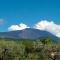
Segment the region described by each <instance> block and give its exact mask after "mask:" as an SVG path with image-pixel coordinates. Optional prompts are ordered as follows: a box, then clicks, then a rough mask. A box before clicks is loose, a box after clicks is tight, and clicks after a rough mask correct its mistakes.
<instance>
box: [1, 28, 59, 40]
mask: <svg viewBox="0 0 60 60" xmlns="http://www.w3.org/2000/svg"><path fill="white" fill-rule="evenodd" d="M0 37H4V38H16V39H32V40H33V39H35V40H36V39H38V38H40V37H50V38H51V39H52V40H55V41H57V40H58V39H59V38H58V37H56V36H54V35H53V34H51V33H49V32H47V31H42V30H38V29H31V28H27V29H24V30H18V31H10V32H2V33H0Z"/></svg>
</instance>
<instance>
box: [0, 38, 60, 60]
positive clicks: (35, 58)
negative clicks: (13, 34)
mask: <svg viewBox="0 0 60 60" xmlns="http://www.w3.org/2000/svg"><path fill="white" fill-rule="evenodd" d="M51 52H53V53H54V54H55V55H54V56H52V55H51ZM0 60H60V42H57V43H54V42H53V41H52V40H51V39H49V38H43V39H38V40H36V41H32V40H13V39H11V40H10V39H0Z"/></svg>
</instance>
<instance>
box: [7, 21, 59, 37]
mask: <svg viewBox="0 0 60 60" xmlns="http://www.w3.org/2000/svg"><path fill="white" fill-rule="evenodd" d="M26 28H30V27H28V26H27V25H26V24H23V23H20V24H19V25H11V26H10V27H9V28H8V31H16V30H23V29H26ZM32 28H34V29H39V30H44V31H48V32H50V33H52V34H54V35H55V36H57V37H60V25H58V24H55V23H54V22H53V21H48V20H41V21H40V22H38V23H36V24H35V25H34V26H33V27H32Z"/></svg>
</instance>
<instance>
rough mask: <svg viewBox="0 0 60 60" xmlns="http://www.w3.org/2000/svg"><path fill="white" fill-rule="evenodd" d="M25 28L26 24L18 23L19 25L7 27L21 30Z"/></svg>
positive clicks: (11, 29) (9, 29)
mask: <svg viewBox="0 0 60 60" xmlns="http://www.w3.org/2000/svg"><path fill="white" fill-rule="evenodd" d="M26 28H29V27H28V26H27V25H26V24H23V23H21V24H19V25H11V26H10V27H9V28H8V31H16V30H23V29H26Z"/></svg>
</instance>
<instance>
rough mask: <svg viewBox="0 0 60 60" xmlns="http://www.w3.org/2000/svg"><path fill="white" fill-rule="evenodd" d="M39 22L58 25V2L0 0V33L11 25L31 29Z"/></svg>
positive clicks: (56, 0)
mask: <svg viewBox="0 0 60 60" xmlns="http://www.w3.org/2000/svg"><path fill="white" fill-rule="evenodd" d="M41 20H47V21H53V22H54V23H55V24H57V25H59V24H60V0H0V32H5V31H8V29H9V27H10V26H11V27H12V25H13V27H14V26H15V25H16V26H17V25H20V26H21V25H22V26H23V25H24V24H26V26H24V27H32V26H34V25H35V24H36V23H38V22H39V21H41ZM23 23H24V24H23ZM11 27H10V28H11ZM13 27H12V28H13ZM17 28H18V27H17Z"/></svg>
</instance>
